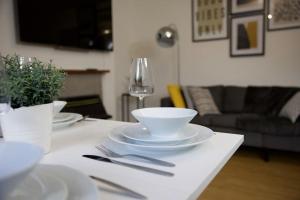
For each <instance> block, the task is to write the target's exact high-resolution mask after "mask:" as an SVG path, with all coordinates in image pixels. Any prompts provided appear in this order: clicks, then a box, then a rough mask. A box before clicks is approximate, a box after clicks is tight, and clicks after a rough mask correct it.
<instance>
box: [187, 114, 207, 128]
mask: <svg viewBox="0 0 300 200" xmlns="http://www.w3.org/2000/svg"><path fill="white" fill-rule="evenodd" d="M191 123H192V124H198V125H202V126H210V115H209V114H208V115H204V116H200V115H199V114H198V115H196V116H195V117H194V118H193V119H192V120H191Z"/></svg>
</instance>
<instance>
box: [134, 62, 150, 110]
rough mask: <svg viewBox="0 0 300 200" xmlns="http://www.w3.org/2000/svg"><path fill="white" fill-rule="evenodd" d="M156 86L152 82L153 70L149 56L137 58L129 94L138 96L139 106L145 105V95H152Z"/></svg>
mask: <svg viewBox="0 0 300 200" xmlns="http://www.w3.org/2000/svg"><path fill="white" fill-rule="evenodd" d="M153 92H154V86H153V83H152V72H151V68H150V66H149V60H148V59H147V58H135V59H133V61H132V68H131V74H130V81H129V94H130V95H131V96H135V97H138V102H137V108H142V107H143V105H144V97H146V96H150V95H152V94H153Z"/></svg>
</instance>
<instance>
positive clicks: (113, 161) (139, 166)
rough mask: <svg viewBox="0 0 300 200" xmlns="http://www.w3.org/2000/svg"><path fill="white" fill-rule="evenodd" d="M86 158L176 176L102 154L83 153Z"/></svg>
mask: <svg viewBox="0 0 300 200" xmlns="http://www.w3.org/2000/svg"><path fill="white" fill-rule="evenodd" d="M82 156H83V157H85V158H90V159H94V160H98V161H103V162H108V163H114V164H117V165H122V166H125V167H130V168H133V169H137V170H142V171H145V172H150V173H154V174H159V175H163V176H174V174H173V173H171V172H166V171H162V170H159V169H154V168H150V167H144V166H141V165H135V164H131V163H126V162H121V161H117V160H114V159H110V158H105V157H102V156H96V155H82Z"/></svg>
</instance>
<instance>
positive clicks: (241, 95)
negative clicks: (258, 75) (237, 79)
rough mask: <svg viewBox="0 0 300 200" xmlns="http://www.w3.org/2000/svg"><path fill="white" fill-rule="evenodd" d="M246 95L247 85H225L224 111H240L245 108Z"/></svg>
mask: <svg viewBox="0 0 300 200" xmlns="http://www.w3.org/2000/svg"><path fill="white" fill-rule="evenodd" d="M245 95H246V88H245V87H237V86H228V87H224V97H223V110H222V111H223V112H225V113H240V112H242V111H243V109H244V101H245Z"/></svg>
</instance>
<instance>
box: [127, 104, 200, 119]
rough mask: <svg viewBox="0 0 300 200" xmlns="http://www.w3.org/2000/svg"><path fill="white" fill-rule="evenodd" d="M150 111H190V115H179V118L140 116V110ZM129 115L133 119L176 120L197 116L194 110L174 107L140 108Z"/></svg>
mask: <svg viewBox="0 0 300 200" xmlns="http://www.w3.org/2000/svg"><path fill="white" fill-rule="evenodd" d="M150 109H157V110H158V109H162V110H166V109H172V110H186V111H192V112H191V113H190V114H184V115H180V116H172V117H170V116H168V117H166V116H149V115H145V114H142V113H141V111H142V110H150ZM131 114H132V115H133V116H134V117H135V116H138V117H143V118H148V119H149V118H151V119H154V118H159V119H178V118H186V117H194V116H196V115H197V114H198V112H197V111H196V110H194V109H190V108H176V107H149V108H140V109H135V110H133V111H131Z"/></svg>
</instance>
